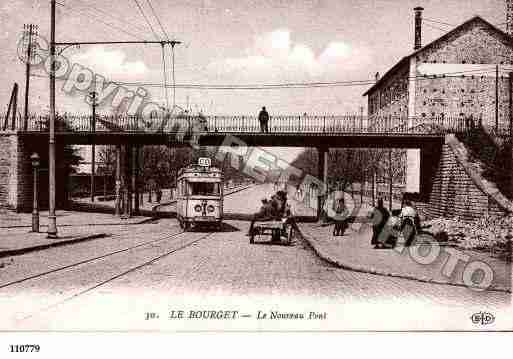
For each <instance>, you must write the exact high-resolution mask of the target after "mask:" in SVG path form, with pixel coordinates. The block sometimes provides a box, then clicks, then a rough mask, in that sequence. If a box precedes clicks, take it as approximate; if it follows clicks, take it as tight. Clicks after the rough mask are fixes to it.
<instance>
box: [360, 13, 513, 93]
mask: <svg viewBox="0 0 513 359" xmlns="http://www.w3.org/2000/svg"><path fill="white" fill-rule="evenodd" d="M475 22H481V23H484V24H485V25H486V26H488V27H490V28H491V29H492V30H494V31H495V32H496V33H498V34H499V35H500V36H502V37H503V38H504V39H505V40H506V41H508V42H509V43H510V45H511V46H513V39H512V37H511V36H510V35H508V34H507V33H506V32H504V31H502V30H501V29H499V28H498V27H496V26H494V25H492V24H490V23H489V22H488V21H486V20H485V19H483V18H482V17H481V16H474V17H472V18H471V19H469V20H467V21H465V22H464V23H463V24H461V25H459V26H457V27H455V28H454V29H452V30H451V31H449V32H447V33H446V34H444V35H442V36H441V37H439V38H438V39H436V40H434V41H432V42H430V43H429V44H427V45H425V46H423V47H421V48H420V49H418V50H416V51H414V52H413V53H411V54H410V55H408V56H405V57H403V58H402V59H401V60H400V61H399V62H398V63H397V64H395V65H394V66H393V67H392V68H391V69H390V70H388V71H387V72H386V73H385V74H384V75H383V76H382V77H381V78H380V79H379V80H378V81H377V82H376V83H375V84H374V85H372V87H371V88H370V89H368V90H367V91H366V92H365V93H364V94H363V96H367V95H368V94H369V93H370V92H372V91H374V90H375V89H376V88H377V87H379V86H380V85H381V84H382V83H383V82H385V80H387V79H388V78H389V77H390V76H391V75H393V74H394V73H395V72H396V71H397V70H398V69H399V68H401V67H402V66H403V65H405V64H406V63H408V62H409V61H410V58H412V57H413V56H416V55H417V54H419V53H421V52H423V51H424V50H426V49H428V48H431V47H433V46H435V45H437V44H438V43H440V42H442V41H445V40H446V39H448V38H449V37H451V36H452V35H453V34H455V33H456V32H458V31H460V30H462V29H463V28H465V27H467V26H469V25H471V24H473V23H475Z"/></svg>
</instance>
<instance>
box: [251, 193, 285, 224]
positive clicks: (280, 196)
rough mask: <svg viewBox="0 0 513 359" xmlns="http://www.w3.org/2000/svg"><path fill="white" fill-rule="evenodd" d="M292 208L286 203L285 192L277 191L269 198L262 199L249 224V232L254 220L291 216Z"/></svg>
mask: <svg viewBox="0 0 513 359" xmlns="http://www.w3.org/2000/svg"><path fill="white" fill-rule="evenodd" d="M291 216H292V210H291V208H290V205H289V204H288V203H287V192H285V191H277V192H276V193H275V194H273V195H272V196H271V199H270V200H268V199H267V198H264V199H262V206H261V207H260V211H258V212H257V213H256V214H255V215H254V217H253V219H252V220H251V224H250V226H249V233H252V231H253V226H254V225H255V222H256V221H266V220H271V219H282V218H284V217H291Z"/></svg>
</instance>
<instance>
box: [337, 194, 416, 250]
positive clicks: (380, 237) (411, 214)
mask: <svg viewBox="0 0 513 359" xmlns="http://www.w3.org/2000/svg"><path fill="white" fill-rule="evenodd" d="M333 210H334V213H335V215H334V218H333V221H334V227H333V236H334V237H336V236H343V235H344V232H345V231H346V230H347V228H348V227H349V223H350V221H351V219H352V217H351V215H350V213H349V210H348V208H347V207H346V205H345V200H344V198H343V197H341V198H339V199H337V200H335V201H334V202H333ZM390 217H391V214H390V212H389V211H388V210H387V209H386V208H385V206H384V203H383V199H381V198H379V199H378V201H377V206H375V207H374V208H373V209H372V211H371V212H370V214H369V220H370V224H371V225H372V238H371V245H373V246H374V248H388V247H394V246H395V245H396V243H397V235H398V232H401V233H402V235H403V238H404V241H405V242H404V245H405V246H410V245H411V244H412V243H413V240H414V238H415V234H416V233H417V231H418V230H419V228H420V220H419V216H418V214H417V211H416V210H415V208H414V207H413V205H412V203H411V201H409V200H404V201H403V204H402V206H401V212H400V214H399V215H398V216H397V217H394V218H393V219H394V220H393V221H389V219H390ZM394 231H395V232H394Z"/></svg>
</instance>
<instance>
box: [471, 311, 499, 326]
mask: <svg viewBox="0 0 513 359" xmlns="http://www.w3.org/2000/svg"><path fill="white" fill-rule="evenodd" d="M470 319H472V323H473V324H481V325H488V324H492V323H493V322H494V321H495V317H494V316H493V314H492V313H488V312H478V313H474V314H472V316H471V317H470Z"/></svg>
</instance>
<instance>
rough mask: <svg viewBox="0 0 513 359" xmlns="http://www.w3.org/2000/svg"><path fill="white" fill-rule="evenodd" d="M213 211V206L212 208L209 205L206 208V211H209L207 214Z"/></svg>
mask: <svg viewBox="0 0 513 359" xmlns="http://www.w3.org/2000/svg"><path fill="white" fill-rule="evenodd" d="M214 210H215V208H214V206H212V205H209V206H208V207H207V211H209V212H214Z"/></svg>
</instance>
